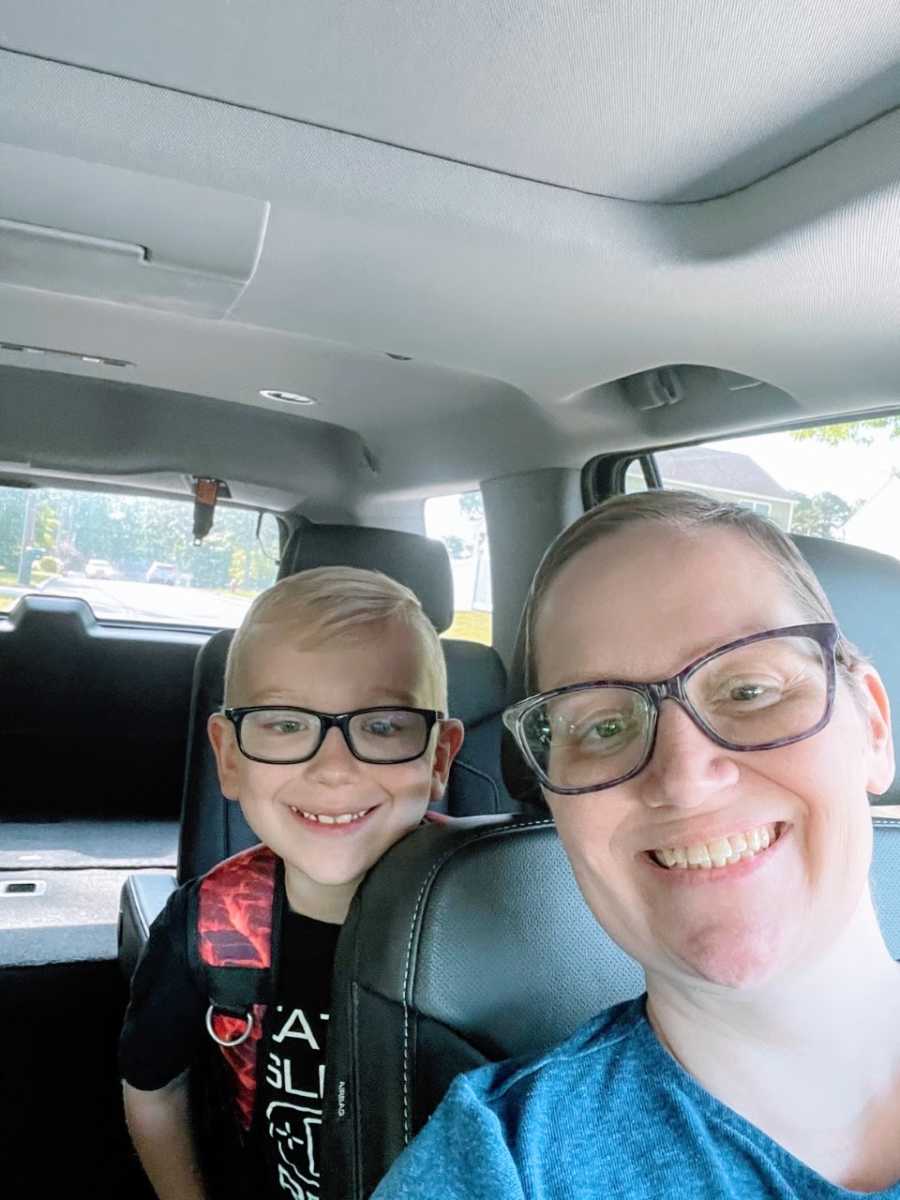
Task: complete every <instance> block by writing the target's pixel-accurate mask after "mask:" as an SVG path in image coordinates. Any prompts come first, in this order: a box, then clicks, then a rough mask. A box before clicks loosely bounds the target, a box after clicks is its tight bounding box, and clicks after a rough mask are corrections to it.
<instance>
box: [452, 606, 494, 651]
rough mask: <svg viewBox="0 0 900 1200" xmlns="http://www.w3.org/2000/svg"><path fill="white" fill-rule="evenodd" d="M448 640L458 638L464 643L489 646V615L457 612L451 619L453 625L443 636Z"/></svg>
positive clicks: (486, 613)
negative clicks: (478, 643) (479, 643)
mask: <svg viewBox="0 0 900 1200" xmlns="http://www.w3.org/2000/svg"><path fill="white" fill-rule="evenodd" d="M443 636H444V637H448V638H460V639H462V641H464V642H481V643H482V644H483V645H485V646H489V645H490V644H491V614H490V613H488V612H458V613H456V614H455V615H454V617H453V624H452V625H451V626H450V628H449V629H448V630H447V632H446V633H445V634H444V635H443Z"/></svg>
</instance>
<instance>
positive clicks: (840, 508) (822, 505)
mask: <svg viewBox="0 0 900 1200" xmlns="http://www.w3.org/2000/svg"><path fill="white" fill-rule="evenodd" d="M854 511H855V509H854V508H853V506H852V505H850V504H847V502H846V501H845V500H842V499H841V498H840V496H836V495H835V494H834V492H817V493H816V495H815V496H804V497H803V499H802V500H800V501H798V502H797V505H796V507H795V508H794V515H793V518H792V520H791V533H808V534H813V535H814V536H816V537H826V538H833V537H834V536H835V534H836V532H837V531H838V530H839V529H841V528H842V526H844V525H845V524H846V523H847V521H849V520H850V518H851V517H852V516H853V513H854Z"/></svg>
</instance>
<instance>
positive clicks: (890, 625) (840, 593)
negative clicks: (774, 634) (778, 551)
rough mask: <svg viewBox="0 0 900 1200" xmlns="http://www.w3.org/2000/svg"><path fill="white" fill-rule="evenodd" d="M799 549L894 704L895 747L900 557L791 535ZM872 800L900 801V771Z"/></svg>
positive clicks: (898, 743)
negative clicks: (880, 678) (886, 788)
mask: <svg viewBox="0 0 900 1200" xmlns="http://www.w3.org/2000/svg"><path fill="white" fill-rule="evenodd" d="M794 541H795V543H796V544H797V548H798V549H799V550H800V553H801V554H802V555H803V557H804V558H805V559H806V561H807V562H808V563H809V564H810V566H811V567H812V569H813V570H814V571H815V573H816V575H817V577H818V579H819V582H820V583H821V584H822V587H823V588H824V589H825V592H826V594H827V595H828V598H829V600H830V601H831V604H832V607H833V608H834V612H835V616H836V617H837V619H838V624H839V625H840V627H841V629H842V630H843V631H844V633H845V634H846V636H847V637H848V638H849V639H850V641H851V642H853V643H854V644H855V645H856V646H858V647H859V649H860V650H861V651H862V652H863V654H865V655H866V656H867V657H868V658H871V659H872V662H873V663H874V664H875V666H876V667H877V668H878V671H879V674H880V675H881V677H882V679H883V680H884V685H885V687H886V688H887V693H888V696H889V697H890V699H891V701H892V703H893V727H894V746H895V747H896V748H897V749H898V751H900V637H898V636H897V615H898V612H900V561H898V560H897V559H896V558H892V557H891V556H890V555H888V554H877V553H876V552H875V551H874V550H866V549H864V548H863V547H861V546H850V545H848V544H847V543H846V542H833V541H831V540H830V539H828V538H817V537H803V536H799V535H796V536H795V537H794ZM875 802H876V804H900V772H898V774H897V776H895V778H894V782H893V784H892V785H891V787H890V788H889V789H888V790H887V791H886V792H885V793H884V795H883V796H878V797H877V798H876V801H875Z"/></svg>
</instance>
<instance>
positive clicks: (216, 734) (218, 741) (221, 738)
mask: <svg viewBox="0 0 900 1200" xmlns="http://www.w3.org/2000/svg"><path fill="white" fill-rule="evenodd" d="M206 732H207V734H208V735H209V741H210V745H211V746H212V748H213V754H215V756H216V770H217V771H218V773H219V787H220V788H221V790H222V795H223V796H224V797H225V799H226V800H237V798H238V756H239V755H240V753H241V752H240V750H239V749H238V744H237V738H236V737H235V733H234V726H233V725H232V723H231V722H230V721H229V720H228V718H227V717H223V716H222V714H221V713H213V714H212V716H211V717H210V718H209V720H208V721H207V722H206Z"/></svg>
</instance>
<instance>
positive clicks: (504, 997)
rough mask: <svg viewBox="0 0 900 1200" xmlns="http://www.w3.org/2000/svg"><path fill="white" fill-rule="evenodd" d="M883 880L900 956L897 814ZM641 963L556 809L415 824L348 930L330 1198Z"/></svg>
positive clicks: (883, 850)
mask: <svg viewBox="0 0 900 1200" xmlns="http://www.w3.org/2000/svg"><path fill="white" fill-rule="evenodd" d="M877 812H878V810H877V809H874V810H873V813H874V814H875V816H874V824H875V861H874V864H873V868H872V882H873V888H874V891H875V897H876V902H877V905H878V912H879V916H880V919H881V924H882V928H883V929H884V932H885V936H886V938H887V941H888V945H889V946H890V948H891V950H892V952H893V954H894V956H895V957H897V958H900V821H888V820H886V819H884V818H879V817H878V816H877ZM643 986H644V985H643V975H642V973H641V970H640V968H639V967H638V966H637V964H636V963H635V962H634V961H633V960H632V959H630V958H629V957H628V956H627V955H626V954H625V953H624V952H623V951H622V950H620V949H619V947H618V946H616V945H615V943H614V942H612V941H611V940H610V938H609V937H607V935H606V934H605V933H604V932H603V930H602V929H600V927H599V926H598V925H597V923H596V921H595V920H594V918H593V916H592V915H591V913H590V912H589V910H588V908H587V906H586V905H585V903H584V901H583V900H582V897H581V893H580V892H579V891H578V888H577V886H576V884H575V881H574V878H573V876H572V872H571V870H570V869H569V866H568V863H567V861H566V858H565V855H564V854H563V851H562V848H561V845H560V843H559V840H558V838H557V836H556V832H555V830H554V828H553V826H552V823H551V822H550V821H549V820H547V819H543V820H541V819H531V820H529V819H527V818H523V817H519V818H513V819H512V820H511V821H506V822H502V823H499V824H498V823H496V822H495V821H493V822H492V821H491V819H490V818H488V819H484V818H481V819H475V820H472V821H466V822H463V823H460V824H457V825H454V826H451V827H432V828H426V829H419V830H416V831H415V833H413V834H411V835H410V836H409V837H407V838H406V839H404V840H403V841H401V842H400V843H398V845H396V846H395V847H393V849H391V850H390V851H389V852H388V853H387V854H386V855H385V857H384V858H383V859H382V860H381V861H380V862H379V863H377V864H376V866H375V867H373V869H372V870H371V871H370V872H369V874H368V876H367V877H366V879H365V881H364V882H363V885H362V887H361V888H360V891H359V893H358V895H357V897H356V900H355V901H354V903H353V906H352V907H351V910H350V915H349V917H348V919H347V923H346V925H345V926H344V930H343V932H342V933H341V937H340V941H339V942H338V954H337V961H336V963H335V980H334V990H333V993H332V1005H331V1016H330V1019H329V1034H328V1063H327V1067H326V1073H325V1078H326V1080H327V1088H326V1091H327V1095H326V1120H325V1125H324V1137H325V1142H324V1147H323V1152H324V1161H325V1162H327V1163H328V1164H329V1167H328V1172H327V1173H326V1175H325V1182H324V1191H323V1198H324V1200H364V1198H365V1197H368V1196H370V1195H371V1193H372V1191H373V1190H374V1188H375V1186H376V1184H377V1183H378V1181H379V1179H380V1178H381V1177H382V1175H384V1173H385V1172H386V1171H387V1169H388V1167H389V1166H390V1165H391V1163H392V1162H393V1160H394V1159H395V1158H396V1157H397V1155H398V1154H399V1153H400V1152H401V1151H402V1150H403V1148H404V1147H405V1146H406V1144H407V1143H408V1141H409V1140H410V1139H411V1138H412V1137H414V1136H415V1134H416V1133H417V1132H418V1130H419V1129H421V1127H422V1126H423V1125H424V1123H425V1121H426V1120H427V1119H428V1116H429V1114H430V1113H431V1112H432V1111H433V1110H434V1108H435V1107H436V1105H437V1104H438V1102H439V1101H440V1099H441V1098H442V1096H443V1095H444V1092H445V1091H446V1089H447V1087H448V1085H449V1083H450V1082H451V1080H452V1079H453V1078H454V1076H455V1075H457V1074H458V1073H459V1072H460V1071H465V1070H469V1069H471V1068H473V1067H477V1066H480V1065H481V1064H483V1063H485V1062H490V1061H496V1060H499V1059H502V1058H507V1057H510V1056H514V1055H523V1054H526V1055H527V1054H535V1053H538V1052H540V1051H541V1050H543V1049H544V1048H546V1047H548V1046H550V1045H553V1044H554V1043H556V1042H558V1041H561V1040H562V1039H563V1038H565V1037H567V1036H568V1035H569V1034H570V1033H572V1032H573V1031H574V1030H575V1029H577V1027H578V1026H579V1025H580V1024H582V1023H583V1022H584V1021H585V1020H587V1019H589V1018H590V1017H591V1016H593V1015H594V1014H596V1013H597V1012H599V1011H600V1010H601V1009H603V1008H605V1007H607V1006H608V1005H610V1004H615V1003H618V1002H619V1001H620V1000H626V999H629V998H630V997H632V996H636V995H639V994H640V992H641V991H643Z"/></svg>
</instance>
